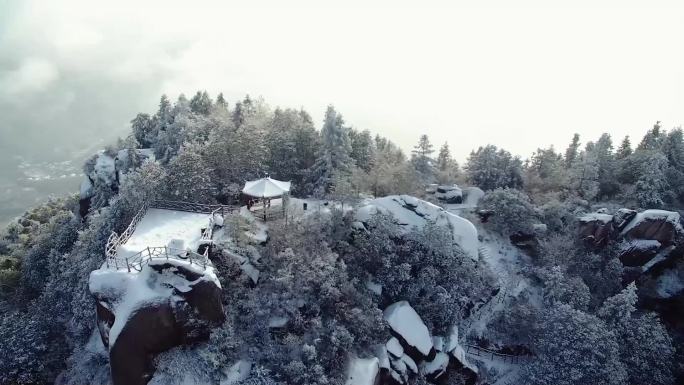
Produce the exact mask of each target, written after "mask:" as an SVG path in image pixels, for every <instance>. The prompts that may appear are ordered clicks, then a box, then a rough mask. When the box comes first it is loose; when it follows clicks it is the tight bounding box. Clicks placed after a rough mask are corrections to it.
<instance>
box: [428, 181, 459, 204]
mask: <svg viewBox="0 0 684 385" xmlns="http://www.w3.org/2000/svg"><path fill="white" fill-rule="evenodd" d="M435 198H437V200H439V201H441V202H444V203H451V204H458V203H463V190H461V188H460V187H458V186H457V185H455V184H454V185H443V186H438V187H437V191H436V192H435Z"/></svg>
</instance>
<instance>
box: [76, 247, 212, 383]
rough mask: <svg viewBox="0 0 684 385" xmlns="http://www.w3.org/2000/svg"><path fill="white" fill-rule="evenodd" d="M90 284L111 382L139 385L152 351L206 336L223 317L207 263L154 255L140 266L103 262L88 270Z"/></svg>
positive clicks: (149, 365) (148, 370) (150, 363)
mask: <svg viewBox="0 0 684 385" xmlns="http://www.w3.org/2000/svg"><path fill="white" fill-rule="evenodd" d="M89 290H90V293H91V294H92V295H93V296H94V297H95V300H96V314H97V326H98V329H99V332H100V337H101V338H102V342H103V343H104V345H105V346H107V347H108V349H109V357H110V359H109V361H110V366H111V372H112V382H113V385H123V384H126V385H131V384H132V385H144V384H145V383H146V378H149V377H148V376H149V375H150V374H151V373H150V368H152V358H153V356H154V355H155V354H157V353H160V352H163V351H166V350H168V349H170V348H172V347H174V346H178V345H180V344H183V343H192V342H195V341H200V340H204V339H207V338H208V337H209V333H210V329H211V327H212V326H216V325H218V324H220V323H221V322H223V320H224V314H223V307H222V303H221V285H220V283H219V281H218V278H217V276H216V272H215V271H214V269H213V267H211V266H207V267H206V268H202V267H201V266H198V265H197V264H190V263H189V262H188V261H182V260H176V259H169V260H165V259H159V260H151V261H150V262H149V263H148V264H147V265H145V266H143V267H142V269H141V271H140V272H137V271H135V270H133V271H132V272H128V271H127V270H115V269H108V268H106V267H103V268H101V269H98V270H95V271H93V272H92V273H91V274H90V281H89Z"/></svg>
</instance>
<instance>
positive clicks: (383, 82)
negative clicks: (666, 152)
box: [0, 0, 684, 159]
mask: <svg viewBox="0 0 684 385" xmlns="http://www.w3.org/2000/svg"><path fill="white" fill-rule="evenodd" d="M22 4H23V5H22V6H17V7H15V8H16V9H17V10H16V12H15V14H13V15H12V17H11V18H10V19H8V20H9V21H11V22H9V23H7V25H6V26H5V31H3V32H4V33H3V34H0V36H2V37H0V45H2V46H3V47H7V48H8V49H7V50H3V52H2V53H0V59H4V60H0V71H2V68H3V67H2V66H3V63H10V64H12V65H13V67H12V68H13V69H12V70H11V71H15V70H17V68H23V65H24V64H23V63H25V62H27V61H30V60H37V59H32V58H35V57H39V58H41V59H39V60H43V64H37V65H36V64H35V63H34V64H32V66H33V67H28V69H27V70H25V71H28V72H35V73H36V74H37V75H38V76H35V77H34V76H26V77H25V78H23V79H24V80H21V81H15V80H12V81H11V82H10V83H12V82H14V83H16V84H15V85H14V86H12V87H15V88H16V89H23V90H33V91H31V92H34V93H35V92H37V91H38V90H47V91H49V92H52V93H54V98H56V99H62V98H63V95H67V94H68V95H72V97H73V103H71V104H69V106H70V107H69V106H67V108H66V109H64V110H62V109H59V110H55V112H54V114H55V117H54V118H53V119H51V120H50V122H60V121H64V128H63V129H65V130H67V129H69V130H72V129H73V128H72V127H68V126H73V125H74V123H77V124H80V125H83V126H84V129H83V130H81V131H78V132H79V135H85V134H87V133H88V132H123V130H124V129H125V124H123V123H121V122H126V121H127V120H129V119H130V118H132V117H133V116H134V115H135V113H136V112H138V111H140V110H149V109H152V108H154V106H155V105H156V102H157V97H158V95H159V94H160V93H161V92H166V93H168V94H170V95H177V94H178V93H180V92H184V93H186V94H189V93H192V92H194V91H195V90H196V89H207V90H209V91H210V92H212V93H214V94H215V93H217V92H220V91H223V92H224V93H225V94H226V96H227V97H228V99H229V101H235V100H236V99H237V98H239V97H242V96H243V95H244V94H245V93H250V94H251V95H253V96H257V95H262V96H264V97H265V98H266V100H267V101H268V102H270V103H272V104H275V105H281V106H292V107H300V106H302V107H304V108H306V109H307V110H309V111H310V112H311V113H312V114H313V116H314V118H315V119H317V120H318V121H320V119H321V118H322V113H323V111H324V108H325V106H326V105H327V104H329V103H334V104H335V105H336V106H337V107H338V109H339V110H340V111H341V112H342V113H343V114H344V115H345V118H346V120H347V121H348V122H349V123H351V124H353V125H355V126H356V127H359V128H368V129H371V130H372V131H374V132H377V133H380V134H382V135H385V136H388V137H390V138H392V139H393V140H395V141H396V142H398V143H399V144H400V145H402V146H403V147H404V148H406V149H409V148H410V147H411V146H412V145H413V143H414V142H415V141H416V139H417V137H418V135H419V134H422V133H427V134H428V135H430V137H431V138H432V140H433V141H434V142H436V143H441V142H443V141H449V143H450V144H451V147H452V149H454V150H455V151H456V153H457V156H458V157H459V158H460V159H464V158H465V157H466V156H467V154H468V152H469V151H470V150H471V149H473V148H475V147H477V146H478V145H481V144H485V143H493V144H496V145H499V146H502V147H505V148H507V149H509V150H511V151H513V152H515V153H518V154H521V155H524V156H526V155H529V154H530V153H531V152H532V151H534V150H535V149H536V147H537V146H544V145H547V144H555V145H556V147H564V146H565V145H566V144H567V142H568V141H569V139H570V137H571V136H572V133H574V132H579V133H580V134H581V135H582V137H583V140H585V141H586V140H592V139H595V138H597V137H598V136H599V135H600V134H601V133H602V132H610V133H612V134H613V135H614V136H615V137H616V138H615V140H616V141H617V140H619V137H621V136H624V135H626V134H629V135H632V136H633V137H636V140H637V141H638V138H639V137H640V136H641V135H642V134H643V132H644V130H645V129H647V128H648V127H649V126H650V125H651V124H652V123H653V122H655V121H656V120H662V121H663V122H664V123H665V125H666V127H667V126H674V125H679V124H682V122H684V108H683V107H682V106H684V92H683V91H682V88H683V86H684V85H683V82H682V79H683V78H684V76H683V74H684V67H682V65H681V63H682V62H683V59H684V51H682V50H681V49H680V45H681V41H682V40H683V38H684V33H683V32H682V29H681V28H680V21H681V18H682V16H683V15H684V12H683V8H682V5H680V4H678V3H675V2H654V3H649V5H648V6H642V3H638V2H635V1H632V2H629V1H627V2H616V1H610V2H602V3H601V6H596V5H594V2H589V1H580V2H576V3H574V4H573V5H572V6H569V7H557V6H554V5H552V4H551V5H549V2H541V1H524V2H522V3H521V2H516V3H515V4H516V6H513V5H511V3H509V2H504V1H494V2H487V4H486V6H482V7H480V6H479V5H468V6H463V5H461V4H458V3H457V2H431V3H430V6H422V7H419V3H414V2H388V1H382V2H374V3H372V5H371V6H369V5H367V4H366V3H364V2H360V1H352V2H345V3H338V4H334V3H328V2H326V3H321V2H313V1H294V2H288V3H282V2H275V1H265V2H264V1H261V2H256V3H246V2H242V3H239V4H235V3H233V2H214V1H199V2H192V3H189V2H168V1H150V2H148V1H146V2H139V1H118V2H110V3H106V4H104V3H94V2H90V1H71V0H69V1H63V2H59V3H53V2H42V1H26V2H23V3H22ZM462 4H465V3H462ZM470 4H474V3H470ZM0 28H2V27H0ZM50 66H52V67H50ZM50 68H52V69H50ZM17 71H18V70H17ZM28 72H26V73H28ZM21 73H23V72H21ZM6 75H7V74H5V76H3V79H7V76H6ZM15 78H16V79H19V77H16V75H13V79H15ZM4 81H7V80H4ZM7 84H9V83H7ZM12 87H10V88H8V89H0V95H3V94H4V95H5V98H6V97H7V95H8V94H9V93H11V92H12ZM42 97H46V96H44V95H43V96H42ZM1 99H3V97H2V96H0V100H1ZM93 99H97V100H93ZM95 101H99V102H100V103H99V104H97V105H94V106H91V105H90V103H94V102H95ZM25 102H26V103H27V104H28V103H31V101H29V100H25ZM56 102H57V100H52V101H51V102H50V103H56ZM83 104H87V105H88V108H86V107H81V109H79V107H78V106H79V105H83ZM69 108H71V109H72V110H69ZM1 109H2V106H0V110H1ZM74 109H76V110H74ZM59 114H64V115H66V114H72V115H74V114H79V116H80V119H79V120H78V121H77V122H74V121H72V120H69V119H60V117H61V116H62V115H59ZM21 119H22V118H21V117H20V116H18V117H16V118H15V119H14V122H15V123H17V122H21V121H22V120H21ZM34 123H35V125H36V126H37V127H39V125H40V124H43V123H44V122H42V121H38V122H34ZM15 127H20V125H18V124H16V125H15ZM60 127H61V126H60ZM54 132H55V135H58V134H57V133H58V132H59V129H55V130H54ZM70 132H75V131H70Z"/></svg>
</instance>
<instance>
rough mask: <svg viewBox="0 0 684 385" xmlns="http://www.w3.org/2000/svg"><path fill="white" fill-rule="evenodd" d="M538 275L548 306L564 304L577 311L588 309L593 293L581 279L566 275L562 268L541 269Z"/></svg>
mask: <svg viewBox="0 0 684 385" xmlns="http://www.w3.org/2000/svg"><path fill="white" fill-rule="evenodd" d="M538 275H539V276H540V277H541V279H542V282H543V285H544V293H543V294H544V301H545V303H546V304H547V305H548V306H553V305H557V304H561V303H564V304H568V305H570V306H572V307H573V308H575V309H579V310H586V309H587V306H588V305H589V302H590V301H591V293H590V292H589V288H588V287H587V285H586V284H585V283H584V282H583V281H582V279H581V278H579V277H572V276H568V275H566V274H565V272H564V271H563V270H562V269H561V267H560V266H554V267H552V268H551V269H540V270H539V272H538Z"/></svg>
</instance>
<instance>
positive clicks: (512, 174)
mask: <svg viewBox="0 0 684 385" xmlns="http://www.w3.org/2000/svg"><path fill="white" fill-rule="evenodd" d="M465 169H466V172H467V175H468V179H469V180H470V182H471V183H473V184H474V185H475V186H477V187H479V188H481V189H483V190H494V189H496V188H505V187H510V188H519V187H522V185H523V169H522V161H521V160H520V158H518V157H514V156H513V155H511V153H510V152H508V151H506V150H503V149H498V148H497V147H496V146H494V145H491V144H488V145H486V146H484V147H480V148H478V149H477V151H473V152H471V153H470V156H469V157H468V162H467V163H466V167H465Z"/></svg>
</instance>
